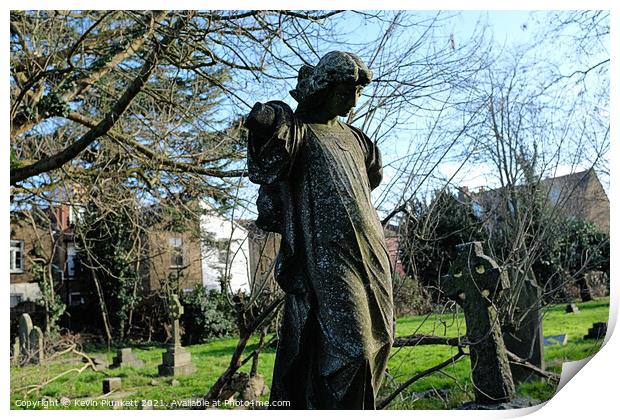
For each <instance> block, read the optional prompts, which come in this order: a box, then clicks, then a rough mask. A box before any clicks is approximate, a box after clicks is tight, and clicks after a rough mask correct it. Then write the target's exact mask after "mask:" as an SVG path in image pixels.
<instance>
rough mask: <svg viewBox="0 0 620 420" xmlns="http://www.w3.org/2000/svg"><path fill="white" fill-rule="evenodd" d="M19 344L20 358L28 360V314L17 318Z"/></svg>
mask: <svg viewBox="0 0 620 420" xmlns="http://www.w3.org/2000/svg"><path fill="white" fill-rule="evenodd" d="M18 332H19V344H20V350H19V352H20V354H21V356H22V358H29V357H30V355H29V353H30V333H31V332H32V319H31V318H30V315H28V314H22V315H21V316H20V317H19V326H18Z"/></svg>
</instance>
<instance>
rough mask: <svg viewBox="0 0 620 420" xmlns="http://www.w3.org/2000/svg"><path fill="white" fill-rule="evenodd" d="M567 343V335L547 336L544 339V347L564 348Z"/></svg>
mask: <svg viewBox="0 0 620 420" xmlns="http://www.w3.org/2000/svg"><path fill="white" fill-rule="evenodd" d="M566 343H568V334H558V335H547V336H545V339H544V345H545V346H547V347H550V346H565V345H566Z"/></svg>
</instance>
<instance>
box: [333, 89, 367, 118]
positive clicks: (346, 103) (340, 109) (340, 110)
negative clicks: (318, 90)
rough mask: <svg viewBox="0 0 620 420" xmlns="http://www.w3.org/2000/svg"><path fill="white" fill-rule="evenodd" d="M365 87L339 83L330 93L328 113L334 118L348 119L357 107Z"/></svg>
mask: <svg viewBox="0 0 620 420" xmlns="http://www.w3.org/2000/svg"><path fill="white" fill-rule="evenodd" d="M362 89H363V87H362V86H360V85H357V86H356V85H355V84H353V83H339V84H337V85H335V86H334V88H333V89H332V90H331V92H330V93H329V96H328V98H327V100H326V101H325V107H326V111H328V114H331V115H333V116H337V115H340V116H341V117H346V116H347V115H348V114H349V111H351V110H352V109H353V108H355V106H356V105H357V100H358V99H359V97H360V95H361V93H362Z"/></svg>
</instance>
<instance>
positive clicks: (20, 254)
mask: <svg viewBox="0 0 620 420" xmlns="http://www.w3.org/2000/svg"><path fill="white" fill-rule="evenodd" d="M9 261H10V264H11V273H23V272H24V241H11V258H10V260H9Z"/></svg>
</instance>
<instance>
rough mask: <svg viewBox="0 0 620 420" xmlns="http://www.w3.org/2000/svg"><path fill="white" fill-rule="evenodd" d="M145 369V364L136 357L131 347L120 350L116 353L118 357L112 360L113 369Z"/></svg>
mask: <svg viewBox="0 0 620 420" xmlns="http://www.w3.org/2000/svg"><path fill="white" fill-rule="evenodd" d="M128 366H129V367H143V366H144V362H143V361H142V360H140V359H138V358H137V357H136V355H135V354H133V353H132V351H131V348H130V347H126V348H123V349H118V350H117V352H116V356H114V357H113V358H112V365H111V366H110V367H111V368H113V369H115V368H119V367H128Z"/></svg>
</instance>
